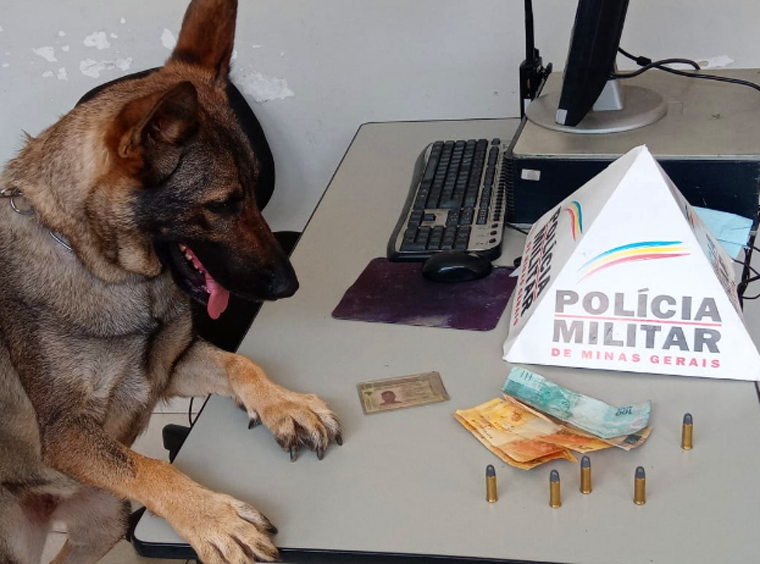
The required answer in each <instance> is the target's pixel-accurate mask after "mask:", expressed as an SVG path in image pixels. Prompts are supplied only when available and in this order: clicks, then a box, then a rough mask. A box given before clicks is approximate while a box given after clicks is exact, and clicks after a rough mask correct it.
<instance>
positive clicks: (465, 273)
mask: <svg viewBox="0 0 760 564" xmlns="http://www.w3.org/2000/svg"><path fill="white" fill-rule="evenodd" d="M492 270H493V265H492V264H491V261H490V260H488V259H487V258H485V257H482V256H480V255H477V254H475V253H468V252H465V251H442V252H440V253H436V254H434V255H433V256H432V257H430V258H429V259H427V260H426V261H425V264H423V265H422V275H423V276H424V277H425V278H427V279H428V280H432V281H433V282H467V281H469V280H478V279H479V278H483V277H484V276H487V275H488V274H490V273H491V271H492Z"/></svg>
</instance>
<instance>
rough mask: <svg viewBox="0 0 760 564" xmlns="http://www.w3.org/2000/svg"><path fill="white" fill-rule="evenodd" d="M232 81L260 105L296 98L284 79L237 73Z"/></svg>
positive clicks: (252, 73)
mask: <svg viewBox="0 0 760 564" xmlns="http://www.w3.org/2000/svg"><path fill="white" fill-rule="evenodd" d="M232 79H233V80H234V82H235V84H237V85H238V86H239V87H240V89H241V90H242V91H243V92H244V93H245V94H248V95H249V96H250V97H252V98H253V101H254V102H257V103H259V104H263V103H264V102H269V101H271V100H284V99H285V98H289V97H291V96H295V93H294V92H293V91H292V90H291V89H290V88H288V83H287V81H286V80H285V79H284V78H274V77H269V76H264V75H263V74H261V73H260V72H256V71H235V72H233V76H232Z"/></svg>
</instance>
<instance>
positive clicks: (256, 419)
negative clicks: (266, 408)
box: [248, 413, 261, 429]
mask: <svg viewBox="0 0 760 564" xmlns="http://www.w3.org/2000/svg"><path fill="white" fill-rule="evenodd" d="M248 417H249V418H250V419H249V421H248V428H249V429H253V428H254V427H256V426H258V425H259V424H261V416H259V414H258V413H254V414H253V415H249V416H248Z"/></svg>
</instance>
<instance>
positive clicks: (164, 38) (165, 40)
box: [161, 28, 177, 49]
mask: <svg viewBox="0 0 760 564" xmlns="http://www.w3.org/2000/svg"><path fill="white" fill-rule="evenodd" d="M176 44H177V39H176V38H175V37H174V34H173V33H172V32H171V30H169V29H166V28H164V31H163V32H162V33H161V45H163V46H164V47H166V48H167V49H174V46H175V45H176Z"/></svg>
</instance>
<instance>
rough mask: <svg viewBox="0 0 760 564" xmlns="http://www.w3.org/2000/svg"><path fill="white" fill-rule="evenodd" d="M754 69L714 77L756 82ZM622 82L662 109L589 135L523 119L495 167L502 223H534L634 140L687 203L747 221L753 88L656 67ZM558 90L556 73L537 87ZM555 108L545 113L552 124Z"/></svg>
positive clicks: (754, 186) (759, 102) (756, 187)
mask: <svg viewBox="0 0 760 564" xmlns="http://www.w3.org/2000/svg"><path fill="white" fill-rule="evenodd" d="M759 72H760V70H759V69H743V70H739V69H731V70H728V69H727V70H716V71H714V72H713V74H718V75H722V76H725V77H731V78H741V79H744V80H750V81H753V82H756V81H757V80H758V78H760V74H758V73H759ZM625 86H626V87H627V88H630V87H640V88H642V89H648V90H649V91H652V92H656V93H657V94H659V95H660V96H662V98H663V99H664V100H665V104H666V107H667V113H666V114H665V115H664V116H663V117H662V118H661V119H659V120H657V121H655V122H654V123H652V124H650V125H648V126H646V127H639V128H637V129H630V130H628V131H624V132H620V133H599V134H596V135H583V134H580V133H579V132H578V131H577V129H575V128H574V129H572V131H571V132H568V131H557V130H555V129H547V128H546V127H541V126H539V125H536V124H535V123H534V122H533V121H532V120H529V119H528V120H524V121H523V124H522V126H521V130H520V132H519V133H518V134H517V136H516V137H515V139H514V140H513V141H512V143H511V145H510V148H509V151H508V154H507V158H506V160H505V166H504V167H503V168H502V171H504V176H503V179H502V180H503V182H504V183H505V185H506V188H507V190H506V192H507V196H506V216H507V221H509V222H511V223H519V224H529V223H533V222H534V221H536V220H537V219H538V218H539V217H541V216H542V215H543V214H544V213H545V212H546V211H548V210H549V209H551V208H552V207H553V206H555V205H557V204H558V203H559V202H561V201H562V200H563V199H564V198H566V197H567V196H569V195H570V194H571V193H572V192H574V191H575V190H577V189H578V188H580V187H581V186H582V185H583V184H585V183H586V182H587V181H589V180H590V179H591V178H592V177H594V176H595V175H596V174H598V173H599V172H601V171H602V170H603V169H604V168H605V167H606V166H607V165H609V164H610V163H611V162H612V161H613V160H615V159H616V158H618V157H620V156H622V155H623V154H625V153H627V152H628V151H629V150H631V149H633V148H634V147H636V146H638V145H646V146H647V147H648V148H649V151H650V152H651V153H652V155H654V157H655V158H656V159H657V161H658V162H659V163H660V165H661V166H662V167H663V169H665V172H667V173H668V175H669V176H670V178H671V179H672V180H673V182H675V184H676V186H678V188H679V189H680V190H681V193H682V194H683V195H684V197H685V198H686V199H687V200H689V202H691V203H692V204H693V205H697V206H702V207H706V208H712V209H716V210H719V211H726V212H731V213H735V214H738V215H741V216H744V217H750V218H754V217H755V215H756V213H757V210H758V197H759V196H760V184H759V183H758V179H760V134H759V133H758V132H760V97H758V95H757V92H756V91H754V90H752V89H750V88H747V87H744V86H738V85H735V84H726V83H723V82H714V81H709V80H695V79H693V78H684V77H680V76H673V75H670V74H666V73H664V72H657V71H649V72H646V73H644V74H642V75H640V76H637V77H635V78H630V79H626V80H625ZM561 87H562V76H561V74H560V73H555V74H552V75H551V76H550V77H549V79H548V81H547V83H546V85H545V86H544V89H543V91H544V93H546V94H551V93H553V92H559V90H560V89H561ZM534 104H536V101H533V102H531V103H530V105H529V106H528V113H529V114H530V113H532V112H533V111H535V110H536V108H534ZM555 110H556V107H555V108H553V109H552V110H551V112H550V113H549V115H550V116H551V119H550V121H551V122H552V123H553V122H554V112H555ZM599 113H600V114H601V113H604V112H599ZM610 113H612V112H610Z"/></svg>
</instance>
